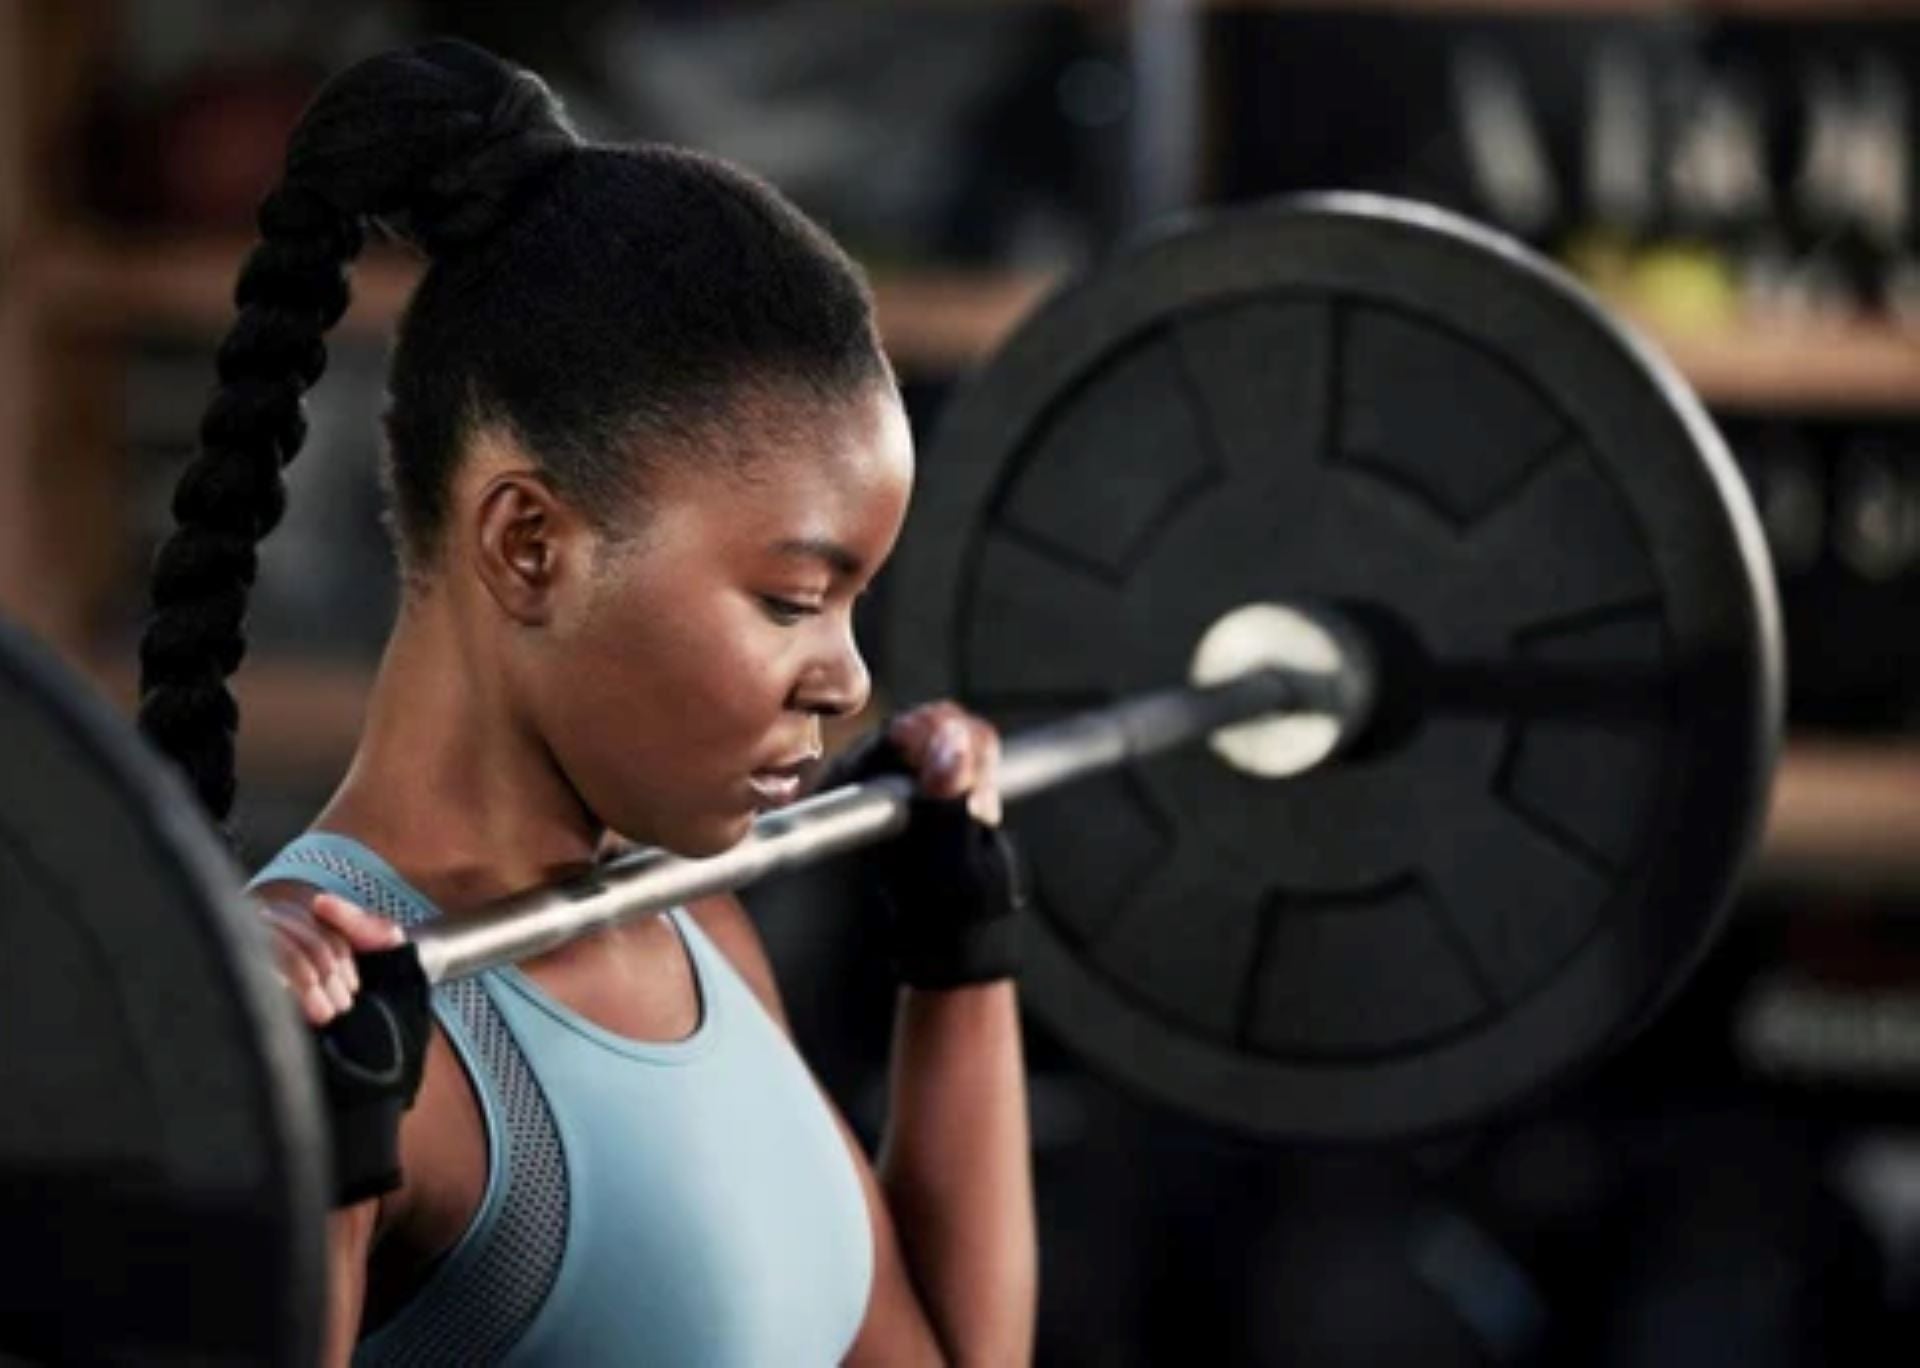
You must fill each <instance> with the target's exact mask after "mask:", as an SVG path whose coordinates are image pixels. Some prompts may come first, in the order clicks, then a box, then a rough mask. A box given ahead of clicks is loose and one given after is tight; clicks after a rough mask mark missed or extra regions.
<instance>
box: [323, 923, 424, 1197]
mask: <svg viewBox="0 0 1920 1368" xmlns="http://www.w3.org/2000/svg"><path fill="white" fill-rule="evenodd" d="M354 964H355V966H356V967H357V968H358V969H359V972H360V992H359V993H358V994H357V995H356V996H355V998H354V1001H353V1008H352V1010H350V1011H347V1012H344V1013H342V1014H341V1015H340V1016H337V1017H335V1018H334V1019H333V1020H332V1021H330V1022H328V1023H327V1024H326V1025H325V1026H323V1027H321V1028H320V1029H319V1030H317V1031H315V1032H314V1033H313V1039H314V1047H315V1054H316V1055H317V1056H318V1057H319V1061H320V1082H321V1087H322V1089H323V1091H324V1093H325V1095H326V1100H327V1115H328V1120H329V1122H330V1125H331V1129H332V1135H333V1201H334V1205H335V1206H342V1207H345V1206H352V1205H353V1204H354V1203H356V1202H364V1201H366V1200H367V1199H368V1198H370V1197H378V1196H380V1195H381V1194H382V1193H387V1192H392V1191H393V1190H394V1189H395V1188H397V1187H399V1186H400V1118H401V1116H402V1115H403V1114H405V1112H406V1110H407V1109H408V1108H409V1107H411V1106H412V1105H413V1099H414V1097H415V1095H416V1094H417V1093H418V1092H419V1091H420V1075H421V1073H422V1072H423V1071H424V1070H425V1068H426V1062H427V1039H428V1036H429V1033H430V1032H431V1030H432V1016H431V1013H430V1011H429V1008H428V988H427V979H426V975H425V974H423V973H421V972H420V957H419V955H418V954H416V953H415V952H414V948H413V947H412V946H411V945H403V946H401V947H399V948H398V949H395V950H376V951H373V952H371V953H368V954H363V955H357V956H355V957H354Z"/></svg>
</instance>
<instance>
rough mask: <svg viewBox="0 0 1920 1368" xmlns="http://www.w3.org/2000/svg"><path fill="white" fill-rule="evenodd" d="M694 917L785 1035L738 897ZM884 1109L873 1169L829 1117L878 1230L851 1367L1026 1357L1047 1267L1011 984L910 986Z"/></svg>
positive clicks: (769, 969) (710, 902)
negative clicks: (1037, 1225) (1039, 1238)
mask: <svg viewBox="0 0 1920 1368" xmlns="http://www.w3.org/2000/svg"><path fill="white" fill-rule="evenodd" d="M692 910H693V912H694V915H695V916H696V918H698V920H699V922H700V925H701V927H702V929H703V930H705V931H706V933H707V935H708V937H709V938H710V939H711V940H712V941H713V942H714V944H715V945H717V946H719V947H720V949H721V951H722V952H723V953H724V954H725V955H726V956H727V958H728V959H729V960H730V961H731V962H732V964H733V966H734V968H735V969H736V970H737V971H738V972H739V973H740V975H741V977H742V978H744V979H745V980H746V982H747V983H748V985H749V986H751V987H752V988H753V990H754V992H755V993H756V994H757V995H758V996H759V998H760V999H761V1001H762V1002H763V1003H764V1004H765V1005H766V1008H767V1010H768V1011H769V1012H770V1013H771V1014H772V1015H773V1017H774V1019H775V1020H777V1021H779V1022H780V1023H781V1025H782V1026H783V1027H784V1026H785V1025H786V1014H785V1010H784V1008H783V1006H782V1004H781V1001H780V991H779V987H778V985H777V984H776V982H775V980H774V973H773V965H772V963H771V962H770V961H769V960H768V958H767V954H766V949H765V946H764V945H763V944H762V943H761V940H760V934H759V931H758V930H757V929H756V928H755V927H754V925H753V922H752V920H751V919H750V918H749V917H748V916H747V914H746V912H745V910H744V909H743V908H742V907H741V906H740V903H739V900H738V899H736V898H734V897H732V896H726V895H723V896H721V897H716V898H710V899H706V900H703V901H702V902H699V903H697V904H695V905H694V907H693V909H692ZM827 1105H828V1107H829V1108H832V1105H833V1104H832V1103H831V1101H828V1102H827ZM889 1110H890V1116H889V1119H888V1124H887V1134H886V1137H885V1140H884V1142H883V1144H882V1147H881V1154H882V1158H881V1162H880V1168H879V1173H878V1175H876V1174H875V1171H874V1168H873V1166H872V1165H871V1164H870V1163H869V1162H868V1160H867V1156H866V1153H865V1152H864V1151H863V1150H862V1149H861V1147H860V1145H859V1143H858V1141H857V1140H856V1139H855V1137H854V1136H853V1134H852V1132H851V1131H850V1130H849V1129H848V1128H847V1126H846V1122H845V1121H844V1119H841V1118H840V1117H839V1114H838V1111H837V1110H836V1111H835V1118H836V1120H837V1121H838V1122H839V1125H840V1128H841V1132H842V1134H843V1135H845V1137H846V1140H847V1146H848V1149H849V1151H850V1153H851V1154H852V1156H853V1162H854V1166H855V1168H856V1170H857V1171H858V1172H859V1175H860V1182H861V1186H862V1188H863V1189H864V1191H865V1192H866V1196H867V1207H868V1212H869V1215H870V1216H871V1219H872V1222H873V1236H874V1280H873V1292H872V1296H871V1298H870V1300H869V1302H868V1305H867V1316H866V1320H865V1322H864V1323H863V1324H862V1326H861V1329H860V1335H859V1338H858V1339H857V1340H856V1341H855V1343H854V1346H853V1349H852V1351H851V1353H850V1354H849V1355H848V1358H847V1362H848V1363H850V1364H880V1365H886V1366H887V1368H893V1365H899V1364H920V1363H943V1362H944V1363H954V1364H994V1365H1000V1364H1018V1363H1025V1362H1027V1361H1029V1360H1030V1359H1031V1357H1032V1353H1033V1324H1034V1315H1035V1305H1036V1298H1037V1284H1038V1262H1039V1261H1038V1254H1037V1248H1036V1238H1035V1234H1034V1218H1033V1184H1032V1178H1031V1171H1030V1164H1029V1154H1028V1146H1027V1106H1026V1080H1025V1077H1024V1074H1023V1071H1022V1065H1021V1050H1020V1023H1019V1015H1018V1012H1017V1009H1016V1004H1015V1001H1014V990H1013V988H1012V986H1011V985H1010V984H1005V983H1000V984H991V985H986V986H982V987H978V988H960V989H954V990H951V991H946V992H919V991H915V990H912V989H908V990H904V991H903V992H902V994H901V1005H900V1013H899V1018H898V1023H897V1026H896V1034H895V1039H894V1047H893V1079H892V1087H891V1105H890V1108H889Z"/></svg>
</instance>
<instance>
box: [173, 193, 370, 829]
mask: <svg viewBox="0 0 1920 1368" xmlns="http://www.w3.org/2000/svg"><path fill="white" fill-rule="evenodd" d="M260 234H261V240H260V243H259V245H258V246H256V247H255V248H254V249H253V253H252V255H251V256H250V257H249V258H248V260H247V264H246V268H245V270H244V271H243V272H242V273H241V277H240V285H239V288H238V290H237V291H236V302H238V303H239V305H240V317H239V319H238V321H237V322H236V323H235V324H234V327H233V330H232V331H231V332H230V333H229V334H228V335H227V338H226V341H225V342H224V343H223V344H222V346H221V348H220V353H219V362H218V365H219V374H220V388H219V390H218V391H217V392H216V393H215V395H214V398H213V402H212V403H211V404H210V405H209V406H208V408H207V413H206V417H205V418H204V420H203V421H202V422H201V425H200V453H199V455H198V456H197V457H195V459H194V460H193V462H192V464H190V465H189V466H188V467H187V470H186V473H185V474H184V475H182V476H181V479H180V484H179V487H178V488H177V489H176V490H175V491H174V496H173V516H174V520H175V522H176V523H177V524H178V526H177V527H176V529H175V531H174V533H173V535H172V536H171V537H169V538H168V539H167V542H166V544H165V545H164V546H162V547H161V549H160V555H159V559H158V561H157V563H156V564H155V566H154V573H153V616H152V618H151V620H150V621H149V623H148V625H147V630H146V634H145V636H144V637H143V638H142V640H141V642H140V726H141V729H142V730H143V731H144V732H145V733H146V734H147V736H148V738H149V739H150V740H151V741H152V742H153V743H154V744H155V745H156V746H158V747H159V748H160V750H161V751H162V752H163V753H164V754H166V755H169V756H171V757H172V758H173V759H174V760H175V761H177V762H178V763H179V764H180V766H181V768H182V769H184V770H185V771H186V773H187V777H188V779H189V780H190V781H191V782H192V784H193V788H194V792H195V793H197V794H198V795H199V797H200V801H201V803H202V804H203V805H204V806H205V807H206V809H207V811H208V812H209V813H210V814H211V815H212V816H213V817H214V819H215V820H216V821H221V822H224V821H225V820H226V819H227V817H228V815H229V814H230V813H231V811H232V809H233V791H234V734H235V731H236V730H237V728H238V726H239V709H238V708H237V707H236V706H235V704H234V700H233V695H232V694H231V693H230V692H229V690H228V688H227V677H228V676H229V675H231V674H232V673H233V672H234V671H235V670H236V669H238V668H239V667H240V660H241V657H242V656H243V655H244V654H245V653H246V637H245V635H244V634H243V625H244V622H245V619H246V608H247V594H248V591H249V590H251V589H252V587H253V580H254V574H255V571H256V569H257V567H258V557H257V555H256V552H255V547H256V545H257V544H258V542H259V541H260V539H261V538H263V537H265V536H266V535H267V533H269V532H271V531H272V530H273V528H274V527H275V526H276V525H277V524H278V523H279V521H280V518H281V516H282V514H283V513H284V512H285V511H286V502H287V500H286V485H285V481H284V480H283V479H282V477H281V467H282V466H284V465H285V464H286V463H287V462H288V461H290V460H292V459H293V458H294V456H295V455H297V454H298V453H299V450H300V444H301V441H302V440H303V439H304V438H305V436H306V427H307V424H306V415H305V412H304V401H303V400H302V398H301V396H302V395H303V394H304V393H305V392H306V390H307V389H308V387H310V386H311V385H312V384H313V383H314V382H315V381H316V380H318V379H319V378H320V373H321V372H322V371H323V370H324V369H325V368H326V363H327V351H326V344H325V343H324V342H323V341H322V337H323V335H324V334H325V333H326V331H327V329H328V328H330V327H332V326H333V324H334V323H335V322H336V321H337V320H338V319H339V317H340V315H341V314H342V313H343V312H345V310H346V307H347V266H348V264H349V263H350V262H351V261H352V260H353V258H354V257H355V256H356V255H357V254H358V253H359V251H360V244H361V231H360V228H359V225H358V224H357V223H356V222H355V221H354V219H353V218H351V217H350V216H348V215H344V214H342V213H341V212H340V211H339V210H338V209H335V208H334V207H333V206H332V205H330V204H328V203H327V202H326V201H325V200H323V199H321V198H320V197H319V196H317V195H315V194H314V193H313V192H311V191H308V190H302V189H300V188H298V187H294V186H283V187H281V188H280V189H278V190H276V191H275V192H274V193H273V194H272V195H270V196H269V197H268V198H267V201H266V203H265V204H264V205H263V206H262V207H261V211H260Z"/></svg>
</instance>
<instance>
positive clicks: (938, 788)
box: [887, 699, 1000, 827]
mask: <svg viewBox="0 0 1920 1368" xmlns="http://www.w3.org/2000/svg"><path fill="white" fill-rule="evenodd" d="M887 739H888V740H889V741H891V742H892V743H893V745H894V747H895V749H896V750H898V752H899V754H900V758H901V760H902V761H903V762H904V763H905V764H906V766H907V768H908V769H910V770H911V771H912V772H913V775H914V778H915V779H916V780H917V781H918V782H919V785H920V791H921V792H922V793H923V794H925V795H926V796H927V797H929V798H958V797H961V796H962V795H965V797H966V800H967V811H968V812H970V813H972V814H973V817H974V819H975V820H976V821H979V822H984V823H986V825H988V826H994V827H997V826H999V825H1000V787H999V777H1000V733H999V732H998V731H996V730H994V726H993V724H992V723H991V722H988V721H987V720H986V719H985V718H983V717H978V716H976V715H974V714H973V713H970V712H968V711H967V710H966V709H965V708H962V707H961V706H960V705H959V704H958V703H954V702H950V701H948V700H945V699H943V700H941V701H940V702H938V703H923V704H921V705H920V706H919V707H917V708H913V709H911V710H909V711H907V712H903V713H901V714H900V715H899V716H898V717H895V718H894V719H893V721H892V722H891V723H890V724H888V727H887Z"/></svg>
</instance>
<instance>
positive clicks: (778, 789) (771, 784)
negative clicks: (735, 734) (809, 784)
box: [747, 753, 820, 808]
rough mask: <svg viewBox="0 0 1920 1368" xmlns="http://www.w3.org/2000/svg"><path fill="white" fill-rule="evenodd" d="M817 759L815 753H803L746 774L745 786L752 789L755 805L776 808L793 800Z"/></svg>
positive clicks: (797, 795) (817, 756) (818, 757)
mask: <svg viewBox="0 0 1920 1368" xmlns="http://www.w3.org/2000/svg"><path fill="white" fill-rule="evenodd" d="M819 760H820V756H819V755H818V754H817V753H814V754H809V755H803V756H801V757H800V758H799V759H797V760H792V761H789V762H788V763H786V764H784V765H768V766H767V767H766V768H764V769H757V770H755V771H754V772H753V773H752V774H750V775H748V776H747V786H748V787H749V788H751V789H752V790H753V797H754V804H755V806H757V807H761V808H777V807H785V806H786V805H787V804H788V803H791V802H793V801H794V799H796V798H798V797H799V796H800V788H801V785H802V784H803V783H804V782H805V780H806V776H807V775H808V774H809V773H811V772H812V771H813V769H814V768H815V766H816V765H817V764H818V763H819Z"/></svg>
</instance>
